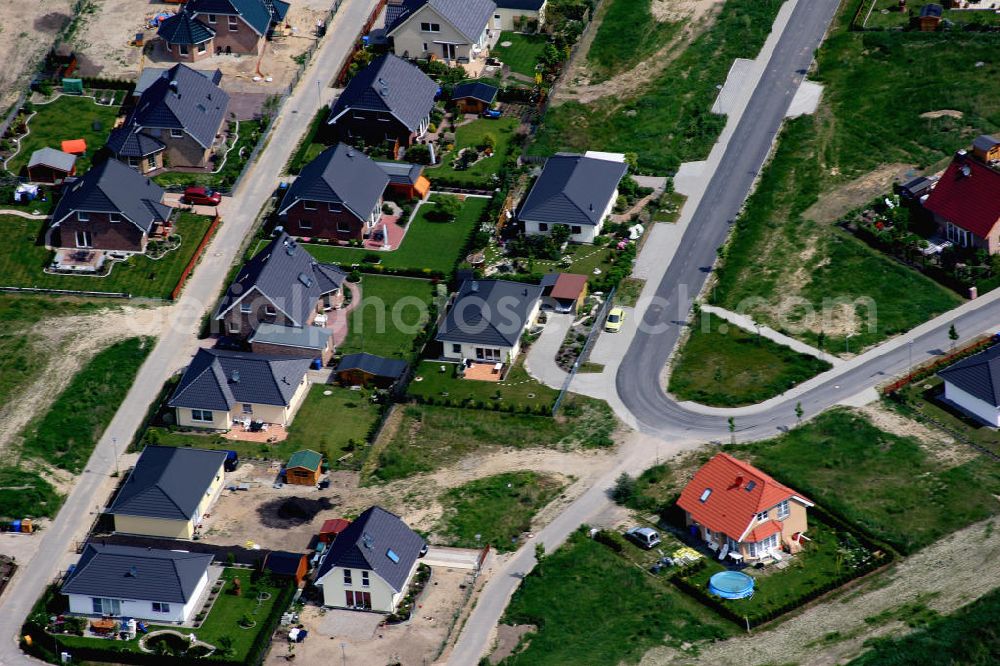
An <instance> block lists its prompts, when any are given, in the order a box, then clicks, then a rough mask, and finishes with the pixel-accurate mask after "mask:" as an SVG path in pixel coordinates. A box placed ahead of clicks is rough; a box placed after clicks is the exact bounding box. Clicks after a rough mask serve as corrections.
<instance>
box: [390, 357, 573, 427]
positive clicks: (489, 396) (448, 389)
mask: <svg viewBox="0 0 1000 666" xmlns="http://www.w3.org/2000/svg"><path fill="white" fill-rule="evenodd" d="M441 368H444V370H443V371H442V370H441ZM459 370H460V366H459V365H458V364H457V363H440V362H437V361H433V360H429V361H421V362H420V364H419V365H417V367H416V368H415V370H414V373H415V377H414V381H412V382H410V385H409V387H408V389H407V391H408V393H409V395H410V396H411V397H414V398H417V399H418V400H425V401H428V402H430V401H436V402H439V403H444V404H454V405H458V404H465V403H476V404H480V405H482V406H483V407H485V408H487V409H493V408H494V407H496V408H505V407H507V406H508V405H512V406H513V407H516V408H518V409H522V410H523V409H528V410H532V411H537V412H539V413H545V414H547V413H548V412H549V411H551V409H552V405H553V403H555V400H556V397H557V396H558V395H559V391H557V390H555V389H552V388H549V387H548V386H545V385H544V384H541V383H540V382H538V380H536V379H533V378H532V377H531V375H529V374H528V372H527V371H526V370H525V369H524V354H523V353H522V354H521V358H520V359H518V360H517V361H515V363H514V365H513V366H512V367H511V368H510V369H509V370H508V372H507V375H506V377H504V380H503V381H500V382H484V381H478V380H473V379H462V378H461V377H459V376H458V371H459ZM416 377H419V378H420V380H419V381H417V380H416Z"/></svg>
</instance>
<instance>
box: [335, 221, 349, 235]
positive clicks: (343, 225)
mask: <svg viewBox="0 0 1000 666" xmlns="http://www.w3.org/2000/svg"><path fill="white" fill-rule="evenodd" d="M337 232H338V233H341V234H349V233H351V225H350V224H348V223H347V222H346V221H345V220H339V221H338V222H337Z"/></svg>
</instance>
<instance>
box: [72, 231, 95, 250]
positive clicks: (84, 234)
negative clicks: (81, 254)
mask: <svg viewBox="0 0 1000 666" xmlns="http://www.w3.org/2000/svg"><path fill="white" fill-rule="evenodd" d="M81 239H82V240H81ZM75 240H76V246H77V247H84V248H86V247H94V237H93V235H91V233H90V232H89V231H77V232H76V239H75Z"/></svg>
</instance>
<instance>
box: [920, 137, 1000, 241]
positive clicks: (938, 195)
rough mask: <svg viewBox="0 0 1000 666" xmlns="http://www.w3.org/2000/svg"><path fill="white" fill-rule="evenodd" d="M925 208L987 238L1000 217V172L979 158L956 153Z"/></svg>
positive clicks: (928, 198)
mask: <svg viewBox="0 0 1000 666" xmlns="http://www.w3.org/2000/svg"><path fill="white" fill-rule="evenodd" d="M924 208H926V209H927V210H929V211H931V212H932V213H936V214H937V215H940V216H941V217H942V218H944V219H945V220H948V221H949V222H951V223H952V224H954V225H955V226H957V227H961V228H962V229H965V230H966V231H971V232H972V233H973V234H975V235H976V236H979V237H980V238H986V237H987V236H988V235H989V233H990V231H991V230H992V229H993V227H994V226H996V224H997V221H998V220H1000V173H998V172H996V171H994V170H993V169H991V168H989V167H988V166H986V165H985V164H983V163H982V162H979V161H978V160H975V159H972V158H970V157H968V156H965V155H956V156H955V158H954V159H953V160H952V161H951V164H949V165H948V168H947V169H946V170H945V172H944V174H943V175H942V176H941V180H939V181H938V184H937V186H936V187H935V188H934V189H933V190H932V191H931V193H930V196H928V197H927V201H926V202H925V203H924Z"/></svg>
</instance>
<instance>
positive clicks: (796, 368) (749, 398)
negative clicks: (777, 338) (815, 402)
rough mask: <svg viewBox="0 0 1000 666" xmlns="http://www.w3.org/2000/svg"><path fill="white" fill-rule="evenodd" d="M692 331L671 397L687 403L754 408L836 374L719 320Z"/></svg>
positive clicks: (705, 318)
mask: <svg viewBox="0 0 1000 666" xmlns="http://www.w3.org/2000/svg"><path fill="white" fill-rule="evenodd" d="M692 327H693V328H692V330H691V335H690V337H689V338H688V340H687V342H686V343H684V346H683V348H682V349H681V352H680V355H679V357H678V359H677V362H676V363H675V364H674V366H673V368H672V370H671V372H670V386H669V391H670V392H671V393H673V394H674V395H676V396H677V397H678V398H680V399H681V400H693V401H695V402H700V403H702V404H705V405H713V406H716V407H738V406H740V405H749V404H754V403H758V402H763V401H765V400H767V399H768V398H773V397H774V396H776V395H780V394H782V393H784V392H785V391H787V390H788V389H790V388H792V387H793V386H795V385H796V384H800V383H802V382H804V381H805V380H807V379H809V378H810V377H815V376H816V375H818V374H819V373H821V372H824V371H826V370H829V369H830V368H831V365H830V364H829V363H827V362H826V361H823V360H821V359H818V358H816V357H814V356H808V355H806V354H800V353H798V352H795V351H793V350H791V349H789V348H788V347H785V346H784V345H780V344H778V343H776V342H773V341H771V340H768V339H767V338H765V337H762V336H759V335H757V334H756V333H749V332H747V331H744V330H743V329H741V328H738V327H736V326H734V325H732V324H730V323H728V322H726V321H725V320H724V319H722V318H721V317H718V316H716V315H714V314H707V313H703V315H702V317H701V318H700V319H699V318H697V317H696V318H695V319H694V321H693V322H692Z"/></svg>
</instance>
